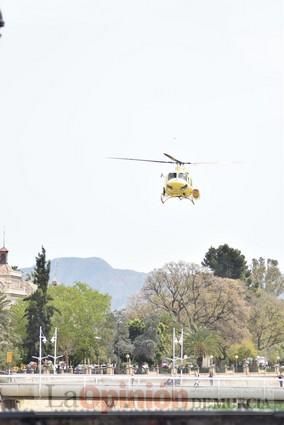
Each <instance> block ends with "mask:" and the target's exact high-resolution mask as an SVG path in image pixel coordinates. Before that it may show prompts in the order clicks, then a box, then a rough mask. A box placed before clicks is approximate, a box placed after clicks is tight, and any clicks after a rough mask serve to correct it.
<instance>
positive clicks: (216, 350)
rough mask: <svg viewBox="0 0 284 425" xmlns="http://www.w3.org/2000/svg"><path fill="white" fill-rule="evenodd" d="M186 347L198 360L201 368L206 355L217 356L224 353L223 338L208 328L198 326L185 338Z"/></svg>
mask: <svg viewBox="0 0 284 425" xmlns="http://www.w3.org/2000/svg"><path fill="white" fill-rule="evenodd" d="M185 348H186V349H187V352H188V353H190V354H191V355H192V356H193V357H194V358H195V359H196V361H197V364H198V366H199V368H201V367H202V360H203V358H204V357H205V356H208V355H212V356H214V357H216V358H218V357H220V356H221V355H222V339H221V337H220V336H219V335H218V334H217V333H216V332H214V331H213V332H212V331H210V330H209V329H206V328H197V329H195V330H194V331H193V332H191V334H190V336H189V337H187V338H186V340H185Z"/></svg>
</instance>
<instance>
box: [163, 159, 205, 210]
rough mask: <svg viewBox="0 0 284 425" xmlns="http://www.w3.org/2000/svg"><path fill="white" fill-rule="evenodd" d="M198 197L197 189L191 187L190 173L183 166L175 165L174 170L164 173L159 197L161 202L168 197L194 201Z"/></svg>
mask: <svg viewBox="0 0 284 425" xmlns="http://www.w3.org/2000/svg"><path fill="white" fill-rule="evenodd" d="M199 197H200V193H199V190H198V189H195V188H193V186H192V180H191V177H190V174H189V172H188V170H187V169H185V167H183V166H181V165H177V166H176V170H175V172H171V173H168V174H167V175H166V177H165V182H164V187H163V193H162V197H161V200H162V202H165V201H166V200H167V199H169V198H179V199H183V198H186V199H189V200H190V201H192V202H194V200H196V199H198V198H199Z"/></svg>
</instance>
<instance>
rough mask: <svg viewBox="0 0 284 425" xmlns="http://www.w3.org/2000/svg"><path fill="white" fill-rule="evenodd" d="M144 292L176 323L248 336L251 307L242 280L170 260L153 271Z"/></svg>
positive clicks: (191, 327)
mask: <svg viewBox="0 0 284 425" xmlns="http://www.w3.org/2000/svg"><path fill="white" fill-rule="evenodd" d="M142 293H143V294H144V297H145V298H146V300H147V301H148V302H150V303H151V304H152V305H153V306H154V307H155V309H156V314H158V313H159V314H162V313H163V312H166V313H167V314H168V315H169V316H171V318H172V322H173V324H174V323H176V324H179V325H182V326H184V327H189V329H190V330H195V329H196V328H197V327H202V328H208V329H211V330H216V331H220V330H223V331H225V332H227V334H228V333H231V334H232V336H233V337H234V338H237V340H239V339H240V338H241V339H242V338H243V337H244V335H243V332H244V326H243V323H245V321H246V318H248V309H249V306H248V304H247V303H246V301H245V286H244V284H243V283H242V282H241V281H237V280H232V279H221V278H218V277H215V276H213V275H212V274H211V273H205V272H204V271H203V270H202V269H201V268H200V267H198V266H196V265H193V264H187V263H182V262H180V263H168V264H166V265H165V266H164V267H163V268H161V269H158V270H154V271H153V272H152V273H150V274H149V276H148V277H147V279H146V282H145V285H144V287H143V288H142ZM226 329H227V330H226ZM232 330H234V332H232Z"/></svg>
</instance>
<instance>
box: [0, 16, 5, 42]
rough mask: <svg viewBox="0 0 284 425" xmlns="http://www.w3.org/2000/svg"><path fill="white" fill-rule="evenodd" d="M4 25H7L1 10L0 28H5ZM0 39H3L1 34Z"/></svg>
mask: <svg viewBox="0 0 284 425" xmlns="http://www.w3.org/2000/svg"><path fill="white" fill-rule="evenodd" d="M4 25H5V22H4V20H3V15H2V12H1V9H0V28H1V27H4ZM0 37H1V34H0Z"/></svg>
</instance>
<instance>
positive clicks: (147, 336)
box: [133, 318, 161, 366]
mask: <svg viewBox="0 0 284 425" xmlns="http://www.w3.org/2000/svg"><path fill="white" fill-rule="evenodd" d="M158 327H159V322H158V320H157V319H156V318H148V319H147V320H146V321H145V329H144V332H143V334H141V335H139V336H137V338H136V339H135V341H134V351H133V358H134V361H136V362H137V363H138V365H139V366H141V365H142V363H144V362H147V363H148V364H149V365H152V364H154V363H155V361H156V360H157V358H158V359H160V353H159V344H160V332H159V331H158ZM160 331H161V328H160Z"/></svg>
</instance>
